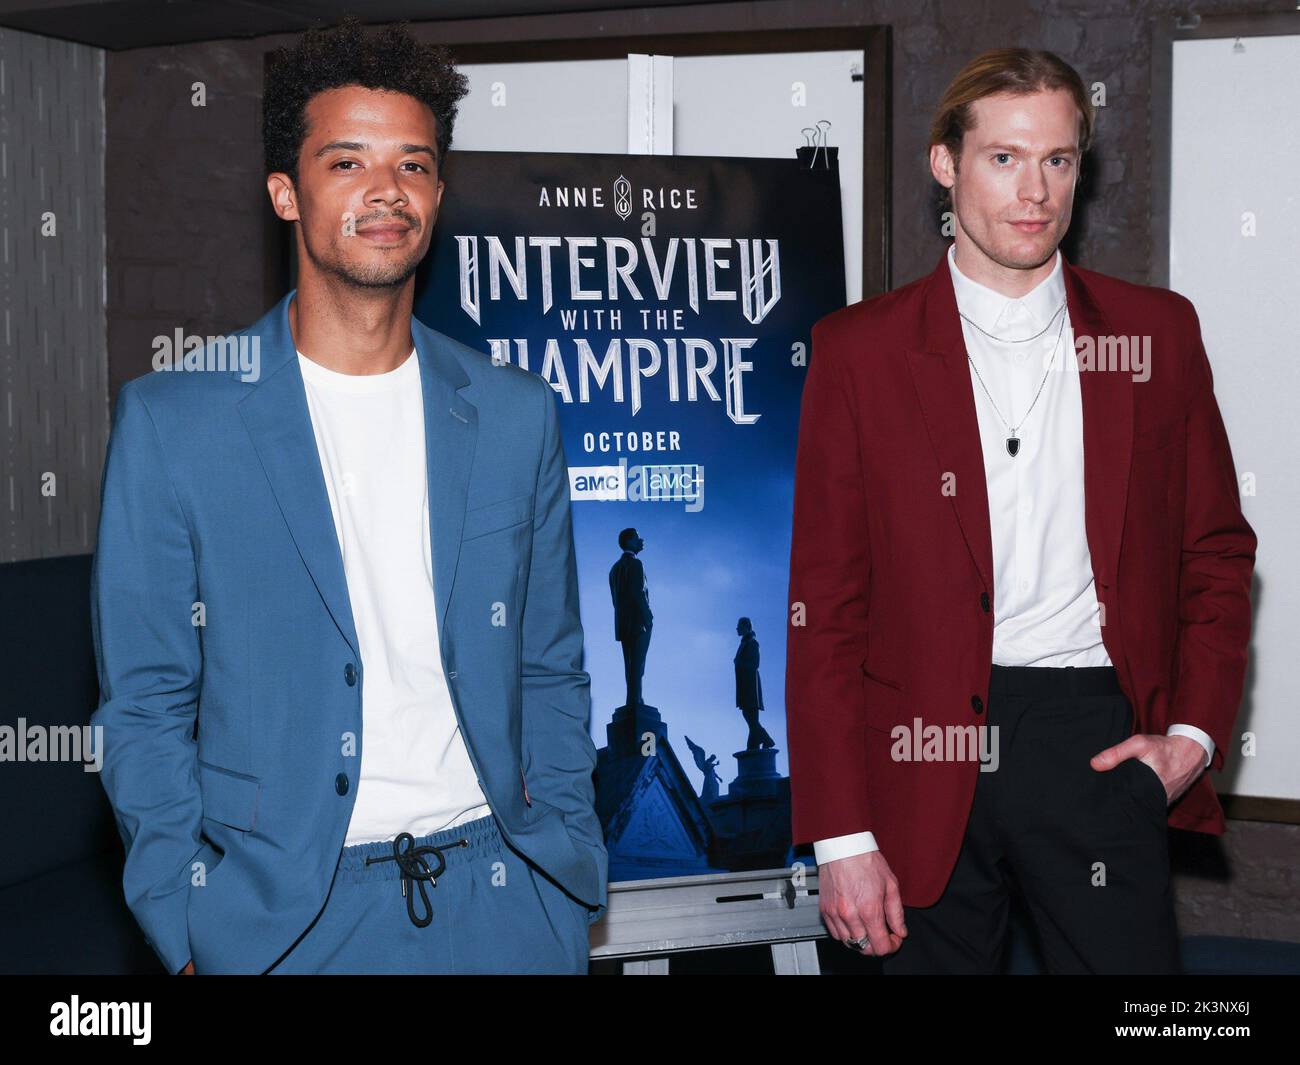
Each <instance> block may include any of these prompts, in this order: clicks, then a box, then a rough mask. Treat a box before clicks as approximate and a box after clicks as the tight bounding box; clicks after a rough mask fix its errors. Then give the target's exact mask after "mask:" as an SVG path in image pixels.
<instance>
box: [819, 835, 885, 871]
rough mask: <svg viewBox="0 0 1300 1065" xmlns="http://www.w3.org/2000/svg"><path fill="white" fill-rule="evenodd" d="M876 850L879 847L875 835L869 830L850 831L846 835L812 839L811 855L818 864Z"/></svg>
mask: <svg viewBox="0 0 1300 1065" xmlns="http://www.w3.org/2000/svg"><path fill="white" fill-rule="evenodd" d="M878 850H880V848H879V847H877V846H876V837H875V836H873V835H872V834H871V833H870V832H850V833H849V834H848V835H847V836H833V837H831V838H830V839H818V840H814V841H813V856H814V858H815V859H816V862H817V864H818V865H825V864H826V863H827V862H834V861H838V860H839V859H840V858H852V857H853V856H854V855H855V854H867V853H869V852H870V851H878Z"/></svg>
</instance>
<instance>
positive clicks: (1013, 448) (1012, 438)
mask: <svg viewBox="0 0 1300 1065" xmlns="http://www.w3.org/2000/svg"><path fill="white" fill-rule="evenodd" d="M1062 306H1064V304H1062ZM1058 313H1059V312H1058ZM962 317H963V318H964V317H965V315H962ZM1052 317H1053V318H1055V317H1056V315H1052ZM967 320H968V321H969V319H967ZM971 324H972V325H974V323H973V322H972V323H971ZM1047 324H1048V326H1050V325H1051V324H1052V323H1051V322H1048V323H1047ZM975 328H976V329H979V326H975ZM980 332H981V333H984V330H983V329H980ZM1045 332H1047V330H1046V329H1044V330H1043V333H1045ZM1064 332H1065V318H1064V316H1062V318H1061V325H1060V328H1059V329H1057V331H1056V343H1055V344H1053V345H1052V358H1051V361H1050V362H1049V363H1048V364H1047V373H1045V374H1043V379H1042V380H1041V381H1039V382H1038V391H1037V392H1035V393H1034V398H1033V400H1032V401H1031V402H1030V404H1029V410H1027V411H1025V414H1024V417H1023V418H1021V419H1020V425H1024V424H1025V421H1026V420H1027V419H1028V417H1029V413H1030V411H1032V410H1033V409H1034V404H1035V403H1037V402H1038V397H1039V396H1040V395H1042V392H1043V385H1045V384H1047V376H1048V374H1050V373H1051V372H1052V367H1053V366H1055V365H1056V350H1057V348H1059V347H1060V346H1061V335H1062V334H1063V333H1064ZM1043 333H1039V334H1038V336H1042V335H1043ZM984 335H985V336H990V335H991V334H988V333H985V334H984ZM992 339H994V340H998V339H1000V338H999V337H992ZM1029 339H1030V340H1033V339H1036V338H1034V337H1030V338H1029ZM1010 343H1013V344H1017V343H1022V342H1021V341H1014V340H1013V341H1011V342H1010ZM966 358H967V360H968V361H969V362H970V365H971V369H972V370H974V371H975V377H976V379H977V380H978V381H979V383H980V388H982V389H984V394H985V395H986V396H988V398H989V405H990V406H991V407H992V408H993V413H995V414H996V415H997V416H998V420H999V421H1001V422H1002V424H1003V425H1005V426H1006V427H1007V441H1006V442H1007V454H1008V455H1010V456H1011V457H1012V458H1015V457H1016V455H1018V454H1019V453H1020V437H1019V436H1017V435H1016V434H1017V432H1018V431H1019V429H1020V425H1011V424H1009V423H1008V422H1007V420H1006V419H1005V418H1003V417H1002V412H1001V411H1000V410H998V405H997V404H996V403H994V402H993V396H992V395H990V393H989V389H988V386H987V385H986V384H985V383H984V378H983V377H981V376H980V368H979V367H978V366H976V365H975V360H974V359H972V358H971V356H970V352H969V351H967V352H966Z"/></svg>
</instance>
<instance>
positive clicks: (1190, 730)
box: [813, 725, 1214, 848]
mask: <svg viewBox="0 0 1300 1065" xmlns="http://www.w3.org/2000/svg"><path fill="white" fill-rule="evenodd" d="M1165 735H1166V736H1186V737H1188V738H1189V739H1193V740H1195V741H1196V742H1197V743H1199V744H1200V745H1201V746H1202V747H1204V748H1205V764H1206V765H1207V766H1208V765H1209V764H1210V763H1211V762H1212V761H1214V741H1213V740H1212V739H1210V737H1209V734H1208V733H1206V732H1205V731H1204V730H1202V729H1198V728H1197V727H1196V726H1195V725H1170V726H1169V728H1168V729H1167V730H1166V732H1165ZM813 847H814V848H816V844H813Z"/></svg>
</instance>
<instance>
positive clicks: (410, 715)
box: [298, 349, 491, 847]
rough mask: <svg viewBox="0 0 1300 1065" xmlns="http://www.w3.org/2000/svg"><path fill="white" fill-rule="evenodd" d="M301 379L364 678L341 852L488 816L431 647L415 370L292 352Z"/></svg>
mask: <svg viewBox="0 0 1300 1065" xmlns="http://www.w3.org/2000/svg"><path fill="white" fill-rule="evenodd" d="M298 366H299V368H300V369H301V370H302V379H303V385H304V387H305V388H306V392H307V407H308V410H309V411H310V412H311V421H312V429H313V430H314V432H315V435H316V447H317V450H318V452H319V454H320V463H321V469H322V471H323V472H324V474H325V487H326V489H327V490H328V494H329V501H330V510H331V511H332V512H333V514H334V531H335V532H336V533H337V534H338V541H339V548H340V550H341V552H342V555H343V571H344V574H345V576H346V578H347V585H348V599H349V600H350V601H351V604H352V619H353V621H354V623H355V624H356V629H357V640H358V642H359V643H360V652H361V661H362V664H363V667H364V668H363V670H362V677H361V720H362V728H363V734H362V736H361V737H357V739H358V740H360V739H364V741H365V742H364V743H363V744H361V745H360V747H361V770H360V774H359V781H358V784H357V794H356V801H355V804H354V806H353V808H352V819H351V821H349V822H348V831H347V842H346V845H347V846H349V847H351V846H354V845H355V844H358V843H370V842H372V841H375V840H389V839H393V838H394V837H395V836H396V835H397V834H398V833H399V832H410V833H411V835H413V836H424V835H428V834H430V833H432V832H437V831H439V830H440V829H443V828H449V827H451V826H453V825H459V824H462V823H464V822H466V821H472V820H474V819H476V818H479V817H484V816H486V815H487V814H489V813H491V807H489V806H488V805H487V799H486V797H485V796H484V794H483V791H482V789H481V788H480V787H479V784H478V776H477V774H476V773H475V772H474V766H473V763H472V762H470V760H469V752H468V751H467V750H466V749H465V741H464V739H463V737H462V736H461V734H460V724H459V722H458V721H457V719H456V712H455V709H454V708H453V707H452V704H451V693H450V692H449V691H448V688H447V678H446V675H445V674H444V672H443V668H442V655H441V652H440V648H439V642H438V624H437V608H436V606H435V602H434V594H433V564H432V560H431V549H430V545H429V482H428V479H427V477H426V459H425V441H424V398H423V394H422V392H421V390H420V360H419V358H418V357H417V355H416V353H415V350H414V349H412V351H411V354H410V355H409V356H407V359H406V361H405V362H404V363H402V365H401V366H399V367H397V369H395V370H390V371H389V372H388V373H381V374H344V373H338V372H337V371H334V370H330V369H327V368H326V367H324V366H321V365H320V364H319V363H316V362H312V361H311V360H310V359H309V358H307V357H306V356H305V355H303V354H302V352H299V353H298ZM338 742H339V743H342V742H343V737H342V736H340V737H339V738H338Z"/></svg>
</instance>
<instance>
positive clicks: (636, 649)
mask: <svg viewBox="0 0 1300 1065" xmlns="http://www.w3.org/2000/svg"><path fill="white" fill-rule="evenodd" d="M618 546H619V547H621V548H622V549H623V554H622V555H621V556H619V559H618V561H617V562H615V563H614V565H613V566H611V567H610V570H609V594H610V597H611V598H612V599H613V601H614V639H616V640H617V641H618V642H619V643H620V644H621V645H622V647H623V674H624V678H625V680H626V682H627V702H626V703H625V704H624V705H626V706H628V707H630V708H632V709H633V710H635V709H636V708H637V707H638V706H644V705H645V700H644V699H643V698H642V697H641V680H642V677H644V676H645V660H646V653H647V652H648V651H649V649H650V634H651V631H652V630H653V628H654V614H652V613H651V611H650V590H649V587H648V586H647V584H646V578H645V567H644V566H643V565H642V564H641V560H640V559H639V558H637V555H639V554H640V553H641V550H642V548H644V547H645V541H644V540H643V539H642V538H641V537H640V536H639V535H637V531H636V529H624V530H623V531H622V532H620V533H619V534H618Z"/></svg>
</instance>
